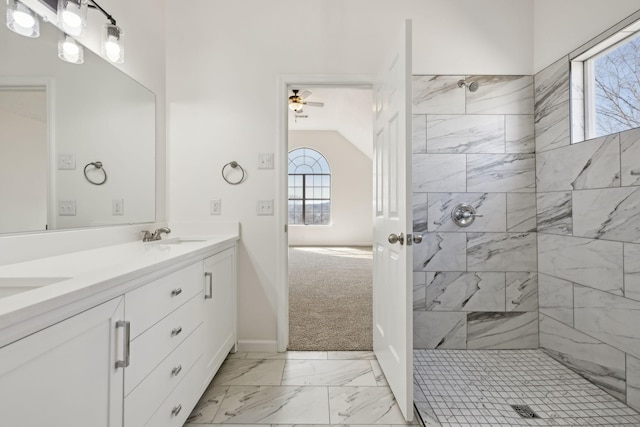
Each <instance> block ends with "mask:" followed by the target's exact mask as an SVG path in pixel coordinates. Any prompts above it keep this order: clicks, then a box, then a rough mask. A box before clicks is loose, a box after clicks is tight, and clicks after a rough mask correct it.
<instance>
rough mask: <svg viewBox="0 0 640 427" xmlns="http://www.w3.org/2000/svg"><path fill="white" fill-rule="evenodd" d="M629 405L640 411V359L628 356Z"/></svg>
mask: <svg viewBox="0 0 640 427" xmlns="http://www.w3.org/2000/svg"><path fill="white" fill-rule="evenodd" d="M627 405H629V406H631V407H632V408H633V409H635V410H636V411H637V410H640V359H637V358H635V357H633V356H629V355H628V354H627Z"/></svg>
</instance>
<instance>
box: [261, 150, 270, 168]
mask: <svg viewBox="0 0 640 427" xmlns="http://www.w3.org/2000/svg"><path fill="white" fill-rule="evenodd" d="M258 169H273V153H262V154H258Z"/></svg>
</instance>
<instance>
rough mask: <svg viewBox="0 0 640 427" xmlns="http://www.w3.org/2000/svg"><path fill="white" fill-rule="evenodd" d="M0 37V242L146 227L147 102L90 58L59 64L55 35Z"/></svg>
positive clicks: (143, 92)
mask: <svg viewBox="0 0 640 427" xmlns="http://www.w3.org/2000/svg"><path fill="white" fill-rule="evenodd" d="M3 15H4V11H3ZM1 27H2V28H0V57H1V58H2V60H1V61H0V206H1V207H2V209H0V233H3V234H4V233H24V232H36V231H43V230H56V229H67V228H81V227H91V226H105V225H116V224H136V223H144V222H153V221H154V220H155V108H156V106H155V96H154V94H153V93H152V92H150V91H149V90H147V89H146V88H145V87H143V86H142V85H140V84H139V83H137V82H136V81H134V80H133V79H131V78H130V77H129V76H127V75H126V74H124V73H123V72H122V71H120V70H118V69H117V68H116V67H114V66H113V65H112V64H110V63H108V62H107V61H105V60H104V59H103V58H102V57H100V56H98V55H96V54H94V53H93V52H91V51H90V50H89V49H85V57H84V63H83V64H80V65H75V64H70V63H67V62H64V61H61V60H60V59H58V56H57V54H58V50H57V42H58V37H59V30H58V29H57V28H56V27H55V26H54V25H51V24H48V23H42V24H41V28H40V37H39V38H33V39H32V38H27V37H22V36H20V35H17V34H15V33H13V32H12V31H10V30H9V29H8V28H7V27H6V25H5V24H4V22H3V23H2V25H1ZM98 162H100V163H98ZM97 165H101V166H102V167H101V168H100V167H97ZM105 172H106V175H104V173H105ZM105 177H106V181H105V182H104V183H103V184H102V185H96V184H93V183H91V182H90V180H91V181H94V182H96V183H100V182H102V181H103V180H104V178H105Z"/></svg>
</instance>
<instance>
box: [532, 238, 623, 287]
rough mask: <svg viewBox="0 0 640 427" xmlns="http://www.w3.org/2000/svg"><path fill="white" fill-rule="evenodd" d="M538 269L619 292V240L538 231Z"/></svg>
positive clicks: (580, 282)
mask: <svg viewBox="0 0 640 427" xmlns="http://www.w3.org/2000/svg"><path fill="white" fill-rule="evenodd" d="M538 271H539V272H540V273H545V274H548V275H551V276H554V277H558V278H561V279H565V280H569V281H571V282H574V283H579V284H581V285H586V286H590V287H592V288H595V289H600V290H602V291H606V292H611V293H613V294H616V295H622V283H623V282H622V243H619V242H609V241H603V240H593V239H585V238H579V237H569V236H557V235H553V234H543V233H539V234H538Z"/></svg>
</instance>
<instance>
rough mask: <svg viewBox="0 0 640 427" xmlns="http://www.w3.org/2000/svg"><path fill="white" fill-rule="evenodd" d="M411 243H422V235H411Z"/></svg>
mask: <svg viewBox="0 0 640 427" xmlns="http://www.w3.org/2000/svg"><path fill="white" fill-rule="evenodd" d="M413 243H422V235H420V234H414V235H413Z"/></svg>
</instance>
